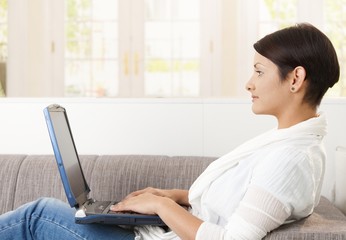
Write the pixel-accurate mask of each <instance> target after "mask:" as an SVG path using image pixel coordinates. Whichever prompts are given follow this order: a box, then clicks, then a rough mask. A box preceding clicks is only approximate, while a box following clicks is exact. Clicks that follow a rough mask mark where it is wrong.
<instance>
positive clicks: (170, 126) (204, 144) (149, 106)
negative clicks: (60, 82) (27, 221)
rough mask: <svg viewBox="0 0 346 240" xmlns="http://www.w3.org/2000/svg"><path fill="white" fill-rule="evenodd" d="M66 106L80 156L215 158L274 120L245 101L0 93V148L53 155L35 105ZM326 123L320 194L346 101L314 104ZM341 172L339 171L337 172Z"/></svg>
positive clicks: (331, 177)
mask: <svg viewBox="0 0 346 240" xmlns="http://www.w3.org/2000/svg"><path fill="white" fill-rule="evenodd" d="M52 103H58V104H61V105H62V106H64V107H65V108H66V109H67V112H68V115H69V120H70V124H71V127H72V130H73V134H74V138H75V142H76V145H77V149H78V151H79V153H80V154H165V155H199V156H221V155H223V154H225V153H227V152H228V151H230V150H232V149H233V148H234V147H236V146H237V145H239V144H241V143H242V142H244V141H245V140H247V139H249V138H251V137H253V136H256V135H257V134H259V133H261V132H263V131H265V130H268V129H270V128H273V127H275V126H276V122H275V119H274V118H273V117H270V116H256V115H254V114H253V113H252V112H251V102H250V101H249V100H245V99H222V100H221V99H208V100H205V99H188V100H187V99H84V98H83V99H73V98H70V99H67V98H59V99H54V98H38V99H35V98H3V99H0V113H1V117H0V134H1V135H0V136H1V137H0V154H11V153H22V154H53V151H52V148H51V145H50V140H49V136H48V132H47V128H46V125H45V120H44V117H43V108H44V107H46V106H48V105H49V104H52ZM321 110H322V111H324V112H326V114H327V117H328V122H329V127H328V132H329V133H328V135H327V137H326V138H325V144H326V149H327V154H328V161H327V167H326V175H325V177H326V180H325V183H324V186H323V190H322V191H323V195H325V196H327V197H328V198H329V199H331V200H334V196H335V194H334V183H335V148H336V147H337V146H339V145H343V146H346V137H345V127H344V126H343V125H344V124H345V122H346V99H327V100H325V101H324V102H323V103H322V105H321ZM343 171H346V169H345V170H343Z"/></svg>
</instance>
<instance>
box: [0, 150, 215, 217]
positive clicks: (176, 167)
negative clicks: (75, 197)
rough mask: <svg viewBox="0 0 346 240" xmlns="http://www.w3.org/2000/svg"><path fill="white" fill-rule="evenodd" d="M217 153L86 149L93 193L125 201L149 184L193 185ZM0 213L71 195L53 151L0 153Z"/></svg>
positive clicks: (84, 163) (85, 165)
mask: <svg viewBox="0 0 346 240" xmlns="http://www.w3.org/2000/svg"><path fill="white" fill-rule="evenodd" d="M214 159H215V158H211V157H187V156H182V157H169V156H149V155H111V156H96V155H87V156H86V155H83V156H81V157H80V160H81V164H82V168H83V171H84V174H85V177H86V179H87V181H88V184H89V187H90V188H91V193H90V197H96V196H97V199H98V200H116V201H119V200H121V199H122V198H123V197H125V196H126V195H127V194H128V193H130V192H132V191H135V190H138V189H142V188H145V187H148V186H151V187H157V188H181V189H188V188H189V187H190V185H191V184H192V182H193V181H194V180H195V179H196V178H197V177H198V175H199V174H200V173H201V172H202V171H203V170H204V169H205V168H206V167H207V166H208V165H209V164H210V163H211V162H212V161H213V160H214ZM0 166H1V168H0V178H1V182H0V191H1V200H2V201H1V203H0V214H1V213H4V212H6V211H9V210H12V209H14V208H17V207H18V206H20V205H22V204H24V203H26V202H29V201H33V200H35V199H37V198H40V197H54V198H58V199H61V200H63V201H65V202H66V201H67V200H66V197H65V193H64V190H63V187H62V184H61V180H60V176H59V173H58V169H57V166H56V162H55V159H54V156H52V155H29V156H26V155H0Z"/></svg>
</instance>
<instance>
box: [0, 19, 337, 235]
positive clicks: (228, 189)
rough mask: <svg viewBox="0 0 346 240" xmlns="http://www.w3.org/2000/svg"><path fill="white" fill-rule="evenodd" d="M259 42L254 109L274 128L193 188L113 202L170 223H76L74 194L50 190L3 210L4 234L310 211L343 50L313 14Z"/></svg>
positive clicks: (264, 223) (110, 231)
mask: <svg viewBox="0 0 346 240" xmlns="http://www.w3.org/2000/svg"><path fill="white" fill-rule="evenodd" d="M254 48H255V50H256V52H255V56H254V73H253V75H252V77H251V79H250V80H249V82H248V83H247V84H246V89H247V90H248V91H249V92H250V93H251V97H252V102H253V104H252V110H253V112H254V113H256V114H269V115H272V116H274V117H275V118H276V119H277V122H278V125H277V128H275V129H273V130H271V131H268V132H266V133H264V134H262V135H260V136H258V137H256V138H254V139H252V140H250V141H248V142H246V143H244V144H243V145H241V146H239V147H238V148H236V149H234V150H233V151H232V152H230V153H229V154H227V155H225V156H223V157H221V158H220V159H218V160H216V161H215V162H213V163H212V164H211V165H210V166H209V167H208V168H207V169H206V170H205V171H204V172H203V173H202V174H201V175H200V176H199V178H198V179H197V180H196V181H195V182H194V183H193V185H192V186H191V188H190V190H189V191H185V190H177V189H171V190H161V189H153V188H147V189H144V190H140V191H137V192H133V193H131V194H130V195H129V196H127V197H126V198H125V199H124V200H123V201H122V202H120V203H119V204H117V205H115V206H113V207H112V210H114V211H124V210H132V211H136V212H141V213H149V214H158V215H159V216H160V217H161V218H162V219H163V220H164V222H165V223H166V224H167V225H168V226H169V231H165V230H164V229H162V228H159V227H153V226H145V227H136V228H134V229H123V228H121V227H118V226H106V225H99V224H92V225H78V224H75V223H74V210H73V209H71V208H70V207H69V206H68V205H67V204H65V203H62V202H61V201H58V200H55V199H48V198H43V199H40V200H37V201H35V202H33V203H29V204H26V205H24V206H22V207H21V208H19V209H17V210H15V211H12V212H9V213H6V214H4V215H2V216H0V235H1V238H2V239H14V238H20V239H144V240H146V239H154V240H155V239H157V240H162V239H169V240H173V239H184V240H188V239H208V240H210V239H251V240H253V239H262V238H263V237H264V236H265V235H266V234H267V233H268V232H270V231H272V230H273V229H275V228H277V227H279V226H280V225H282V224H284V223H288V222H291V221H295V220H298V219H301V218H304V217H306V216H309V215H310V214H311V213H312V212H313V210H314V207H315V206H316V205H317V203H318V202H319V198H320V192H321V186H322V180H323V174H324V161H325V158H326V156H325V152H324V150H323V146H322V142H321V141H322V139H323V137H324V135H325V134H326V119H325V116H324V114H323V113H319V112H318V111H317V108H318V106H319V104H320V102H321V99H322V97H323V96H324V94H325V92H326V91H327V89H328V88H330V87H332V86H333V85H334V84H335V83H336V82H337V81H338V79H339V64H338V60H337V56H336V53H335V50H334V48H333V46H332V44H331V42H330V41H329V39H328V38H327V37H326V36H325V35H324V34H323V33H322V32H321V31H319V30H318V29H316V28H315V27H314V26H312V25H309V24H298V25H295V26H292V27H289V28H285V29H282V30H280V31H277V32H274V33H272V34H270V35H267V36H265V37H264V38H262V39H261V40H259V41H258V42H257V43H255V44H254ZM179 204H184V205H189V206H191V210H189V211H186V210H185V209H184V208H182V207H180V205H179Z"/></svg>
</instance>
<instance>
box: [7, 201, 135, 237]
mask: <svg viewBox="0 0 346 240" xmlns="http://www.w3.org/2000/svg"><path fill="white" fill-rule="evenodd" d="M74 214H75V210H74V209H73V208H71V207H70V206H69V205H67V204H66V203H64V202H62V201H60V200H57V199H52V198H41V199H39V200H37V201H35V202H31V203H28V204H25V205H23V206H21V207H20V208H18V209H17V210H14V211H11V212H8V213H5V214H3V215H0V238H1V239H3V240H4V239H6V240H7V239H28V240H29V239H50V240H51V239H53V240H54V239H59V240H60V239H63V240H69V239H121V240H129V239H131V240H133V239H134V238H135V235H134V233H133V231H131V230H127V229H123V228H120V227H118V226H114V225H102V224H76V223H75V222H74Z"/></svg>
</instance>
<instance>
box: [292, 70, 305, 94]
mask: <svg viewBox="0 0 346 240" xmlns="http://www.w3.org/2000/svg"><path fill="white" fill-rule="evenodd" d="M305 79H306V71H305V68H303V67H301V66H298V67H296V68H295V69H294V70H293V71H292V78H291V79H290V81H291V82H290V88H291V89H290V90H291V92H293V93H294V92H298V91H299V90H301V88H302V86H303V83H304V81H305Z"/></svg>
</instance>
